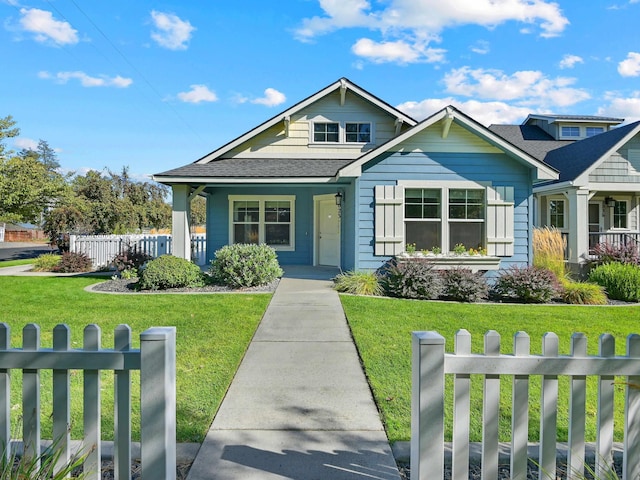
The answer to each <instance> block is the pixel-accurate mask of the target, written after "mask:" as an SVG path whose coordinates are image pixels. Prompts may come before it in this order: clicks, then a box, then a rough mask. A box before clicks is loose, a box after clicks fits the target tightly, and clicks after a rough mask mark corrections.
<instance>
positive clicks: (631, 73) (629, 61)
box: [618, 52, 640, 77]
mask: <svg viewBox="0 0 640 480" xmlns="http://www.w3.org/2000/svg"><path fill="white" fill-rule="evenodd" d="M618 73H619V74H620V75H622V76H623V77H638V76H640V53H637V52H629V53H628V54H627V58H626V60H623V61H621V62H620V63H619V64H618Z"/></svg>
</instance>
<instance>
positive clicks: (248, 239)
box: [233, 223, 259, 243]
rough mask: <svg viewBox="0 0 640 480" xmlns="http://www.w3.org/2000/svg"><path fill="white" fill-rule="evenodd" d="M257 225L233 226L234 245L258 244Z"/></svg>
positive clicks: (239, 224)
mask: <svg viewBox="0 0 640 480" xmlns="http://www.w3.org/2000/svg"><path fill="white" fill-rule="evenodd" d="M258 240H259V239H258V224H255V223H237V224H235V225H234V226H233V241H234V243H258Z"/></svg>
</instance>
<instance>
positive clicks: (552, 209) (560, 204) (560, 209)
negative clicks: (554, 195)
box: [549, 200, 565, 228]
mask: <svg viewBox="0 0 640 480" xmlns="http://www.w3.org/2000/svg"><path fill="white" fill-rule="evenodd" d="M564 216H565V201H564V200H549V226H550V227H555V228H564V224H565V219H564Z"/></svg>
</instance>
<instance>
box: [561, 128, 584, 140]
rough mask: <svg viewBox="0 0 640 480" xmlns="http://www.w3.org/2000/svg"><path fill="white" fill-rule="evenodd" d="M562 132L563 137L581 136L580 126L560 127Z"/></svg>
mask: <svg viewBox="0 0 640 480" xmlns="http://www.w3.org/2000/svg"><path fill="white" fill-rule="evenodd" d="M560 134H561V135H562V136H563V137H576V138H577V137H579V136H580V127H569V126H563V127H562V128H561V129H560Z"/></svg>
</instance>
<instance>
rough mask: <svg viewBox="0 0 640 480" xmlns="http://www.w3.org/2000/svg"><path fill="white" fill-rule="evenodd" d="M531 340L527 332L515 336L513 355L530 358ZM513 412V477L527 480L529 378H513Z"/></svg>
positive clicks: (516, 376)
mask: <svg viewBox="0 0 640 480" xmlns="http://www.w3.org/2000/svg"><path fill="white" fill-rule="evenodd" d="M530 353H531V339H530V338H529V335H527V334H526V333H525V332H516V333H515V335H514V336H513V354H514V355H515V356H516V357H528V356H529V355H530ZM512 389H513V412H512V416H511V430H512V433H511V475H512V477H511V478H512V480H525V479H526V478H527V461H528V460H529V458H528V452H527V443H528V440H529V376H528V375H514V376H513V387H512Z"/></svg>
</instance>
